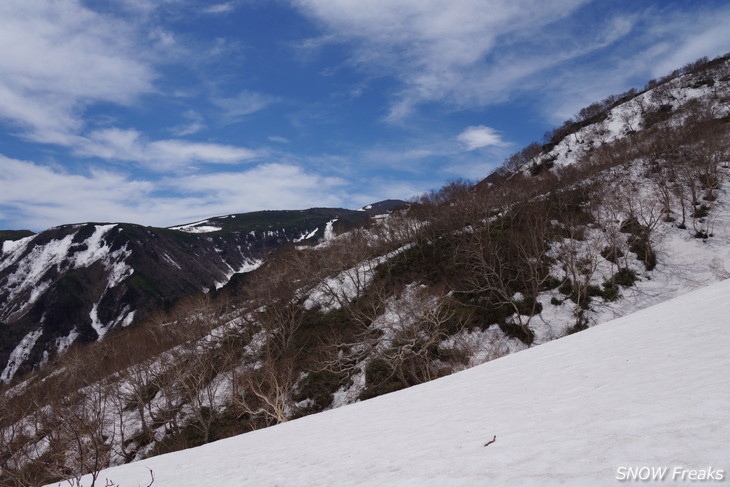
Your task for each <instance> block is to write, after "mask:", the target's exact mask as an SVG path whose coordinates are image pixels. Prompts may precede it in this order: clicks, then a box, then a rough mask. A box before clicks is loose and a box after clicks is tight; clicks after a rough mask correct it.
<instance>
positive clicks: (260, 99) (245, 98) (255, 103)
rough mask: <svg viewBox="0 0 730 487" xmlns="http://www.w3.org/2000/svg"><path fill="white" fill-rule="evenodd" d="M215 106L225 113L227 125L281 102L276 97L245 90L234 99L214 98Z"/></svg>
mask: <svg viewBox="0 0 730 487" xmlns="http://www.w3.org/2000/svg"><path fill="white" fill-rule="evenodd" d="M211 101H212V102H213V104H214V105H215V106H216V107H218V109H220V110H221V111H222V113H223V121H224V122H225V123H234V122H238V121H240V120H241V119H242V118H243V117H245V116H247V115H251V114H252V113H256V112H258V111H261V110H263V109H265V108H267V107H269V106H271V105H273V104H275V103H279V102H280V101H281V100H280V99H279V98H277V97H275V96H271V95H267V94H264V93H258V92H255V91H248V90H244V91H241V92H239V93H238V94H237V95H236V96H233V97H214V98H213V99H212V100H211Z"/></svg>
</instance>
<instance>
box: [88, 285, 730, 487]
mask: <svg viewBox="0 0 730 487" xmlns="http://www.w3.org/2000/svg"><path fill="white" fill-rule="evenodd" d="M729 298H730V280H726V281H723V282H720V283H717V284H714V285H711V286H709V287H706V288H703V289H700V290H697V291H693V292H691V293H689V294H686V295H684V296H681V297H678V298H675V299H673V300H671V301H668V302H665V303H662V304H659V305H656V306H653V307H651V308H647V309H645V310H642V311H639V312H636V313H633V314H631V315H629V316H626V317H624V318H620V319H617V320H614V321H611V322H608V323H605V324H603V325H600V326H598V327H595V328H590V329H588V330H586V331H584V332H581V333H579V334H576V335H571V336H568V337H566V338H563V339H560V340H557V341H553V342H550V343H547V344H544V345H541V346H539V347H536V348H532V349H530V350H526V351H523V352H519V353H516V354H513V355H509V356H507V357H503V358H501V359H498V360H495V361H492V362H489V363H487V364H484V365H482V366H479V367H475V368H472V369H469V370H466V371H463V372H460V373H457V374H454V375H452V376H449V377H446V378H443V379H439V380H436V381H433V382H430V383H427V384H424V385H421V386H416V387H413V388H410V389H406V390H403V391H400V392H396V393H393V394H389V395H386V396H381V397H378V398H375V399H372V400H369V401H366V402H360V403H356V404H353V405H350V406H346V407H342V408H339V409H335V410H330V411H327V412H324V413H320V414H317V415H313V416H308V417H305V418H302V419H299V420H295V421H291V422H289V423H284V424H281V425H279V426H275V427H272V428H268V429H264V430H258V431H255V432H252V433H248V434H245V435H241V436H238V437H234V438H230V439H226V440H222V441H218V442H215V443H211V444H208V445H205V446H202V447H199V448H194V449H190V450H185V451H182V452H178V453H174V454H169V455H163V456H159V457H155V458H151V459H148V460H144V461H141V462H137V463H133V464H128V465H123V466H119V467H115V468H111V469H109V470H106V471H103V472H102V473H101V475H100V477H99V478H100V479H105V478H108V479H110V480H112V481H113V482H116V483H118V484H119V485H120V486H122V487H125V486H133V485H134V486H136V485H147V484H148V483H149V471H148V468H149V469H151V470H152V471H153V473H154V477H155V482H154V486H155V487H166V486H176V487H179V486H200V485H215V486H217V487H224V486H243V485H251V486H274V485H286V486H311V485H319V486H323V485H332V486H347V485H358V486H361V485H372V486H382V485H399V486H400V485H409V486H431V485H433V486H443V485H450V486H457V485H463V486H466V485H474V486H477V485H478V486H483V485H540V486H543V485H558V484H559V485H576V486H587V485H615V483H616V482H617V479H618V478H621V477H622V476H623V477H624V478H627V477H626V476H628V475H630V472H631V471H629V470H628V468H630V467H631V468H642V467H648V468H660V469H663V468H666V469H667V470H666V471H665V472H664V479H665V480H666V481H668V482H670V483H671V482H672V481H674V482H679V483H684V482H690V481H689V478H691V476H694V478H698V477H702V476H705V477H706V476H707V475H708V469H711V475H712V476H713V477H714V478H715V479H716V480H717V479H718V478H719V477H722V478H724V479H727V478H728V473H730V445H729V444H728V441H727V440H728V439H729V438H730V409H729V408H728V404H730V354H728V349H729V348H728V347H730V326H729V325H730V321H729V318H728V316H730V299H729ZM494 437H496V440H495V441H494V442H493V443H491V444H489V445H488V446H485V444H487V443H488V442H490V440H492V439H493V438H494ZM681 469H684V470H681ZM689 470H697V472H694V474H690V473H688V472H687V471H689ZM634 472H637V471H636V470H634ZM648 472H649V471H648V470H639V471H638V474H639V475H646V474H647V473H648ZM658 472H659V473H658V475H660V474H661V470H660V471H658ZM682 472H684V473H682ZM682 479H683V480H682ZM84 480H86V482H85V483H84V484H83V485H88V484H89V483H90V481H89V479H88V478H85V479H84ZM100 481H101V480H100Z"/></svg>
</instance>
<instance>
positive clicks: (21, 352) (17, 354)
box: [0, 328, 43, 383]
mask: <svg viewBox="0 0 730 487" xmlns="http://www.w3.org/2000/svg"><path fill="white" fill-rule="evenodd" d="M42 334H43V329H42V328H38V329H37V330H34V331H31V332H30V333H28V334H27V335H25V336H24V337H23V339H22V340H20V343H19V344H18V346H17V347H15V348H14V349H13V351H12V352H10V358H9V359H8V363H7V365H6V366H5V369H4V370H3V372H2V374H0V382H5V383H7V382H9V381H10V379H12V378H13V377H14V376H15V373H16V372H17V371H18V369H19V368H20V366H21V365H22V364H23V362H25V361H26V360H27V359H28V355H29V354H30V351H31V350H33V347H34V346H35V344H36V342H37V341H38V339H39V338H40V336H41V335H42Z"/></svg>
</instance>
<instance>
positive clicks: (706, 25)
mask: <svg viewBox="0 0 730 487" xmlns="http://www.w3.org/2000/svg"><path fill="white" fill-rule="evenodd" d="M291 1H292V3H293V4H294V5H295V6H296V7H297V8H298V9H300V11H302V12H303V13H304V14H305V15H307V16H308V17H310V18H312V19H314V20H315V21H316V22H318V23H319V25H320V26H321V28H322V31H323V33H322V35H321V36H319V37H315V38H313V41H312V42H311V43H310V44H311V45H312V46H316V47H317V48H319V47H321V45H322V44H333V43H339V44H342V45H346V46H347V47H348V48H349V50H350V58H349V63H350V66H352V67H353V68H355V69H357V70H359V71H363V72H367V73H368V74H369V75H372V76H386V77H392V78H394V79H396V80H397V81H398V82H399V83H400V88H396V89H395V90H394V91H393V92H392V97H393V98H392V103H391V105H390V108H389V112H388V115H387V117H386V119H387V120H389V121H392V122H400V121H403V120H404V119H406V118H407V117H409V116H411V115H413V114H414V111H415V110H416V109H417V108H418V107H419V106H421V105H423V104H426V103H430V102H439V103H442V104H444V105H445V106H449V107H450V108H451V109H473V108H481V107H485V106H488V105H493V104H496V103H501V102H505V101H508V100H510V99H513V98H514V97H515V96H517V95H519V94H531V95H535V94H536V93H537V94H541V95H542V96H543V98H544V99H545V100H548V99H553V100H554V99H556V98H557V99H559V98H561V97H562V95H563V94H564V90H565V89H566V88H567V87H570V89H577V90H582V91H585V92H586V93H588V92H590V93H592V95H593V96H595V95H597V96H599V98H600V97H602V96H606V95H608V94H610V93H611V91H607V90H612V91H615V90H618V91H622V90H625V89H626V88H627V87H628V86H627V84H628V85H629V86H630V85H631V84H632V83H635V82H636V80H637V78H639V79H640V78H645V77H647V76H649V77H650V76H658V75H661V74H666V72H668V71H671V70H672V69H674V68H676V67H677V65H681V64H683V63H685V62H688V61H691V60H693V59H696V58H697V57H699V56H702V55H707V53H708V52H711V53H714V54H721V53H724V51H726V50H727V46H728V45H730V33H729V32H730V30H729V29H727V25H728V22H730V8H729V7H728V6H727V5H723V4H722V3H721V2H718V3H717V4H715V5H712V4H711V3H710V4H708V3H705V4H703V5H702V6H701V7H698V8H691V7H689V6H687V5H682V4H667V5H666V7H662V8H657V7H649V6H647V7H643V6H642V5H641V4H632V5H631V8H626V7H628V5H627V2H617V3H616V4H613V3H612V4H600V3H598V2H593V1H592V0H560V1H555V2H540V1H536V0H490V1H484V0H422V1H419V2H412V1H408V0H373V1H371V2H357V1H355V0H291ZM589 4H591V5H590V12H588V11H587V8H588V6H589ZM305 45H306V44H302V46H305ZM608 47H611V48H612V50H611V52H608V51H606V49H607V48H608ZM650 51H653V52H654V56H651V57H650V58H649V59H647V56H646V55H647V53H648V52H650ZM590 58H594V59H595V60H597V62H591V59H590ZM568 66H570V68H569V69H568ZM626 66H629V67H630V68H631V69H630V70H629V71H628V72H627V71H625V70H624V68H625V67H626ZM570 76H572V79H571V81H572V83H561V81H562V80H563V79H564V78H566V77H570ZM553 80H555V82H553ZM582 84H584V85H590V86H581V85H582ZM567 98H568V100H566V101H567V102H568V103H567V104H566V106H561V104H560V103H559V102H558V103H556V102H552V103H549V104H548V103H546V105H545V106H546V108H547V107H548V106H550V107H551V108H550V109H551V110H557V111H559V112H560V113H561V115H562V114H564V113H565V112H566V110H567V106H568V105H570V107H571V108H572V107H574V106H576V104H575V101H574V99H575V97H573V96H570V97H567ZM583 101H585V98H583V97H581V101H580V102H579V103H582V102H583ZM591 101H595V99H589V100H587V102H591ZM571 115H572V114H571ZM549 118H550V119H551V121H555V117H554V116H552V115H549Z"/></svg>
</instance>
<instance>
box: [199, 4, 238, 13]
mask: <svg viewBox="0 0 730 487" xmlns="http://www.w3.org/2000/svg"><path fill="white" fill-rule="evenodd" d="M235 9H236V6H235V5H234V4H233V2H227V3H219V4H216V5H211V6H210V7H207V8H204V9H203V10H202V12H203V13H206V14H224V13H228V12H232V11H234V10H235Z"/></svg>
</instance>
